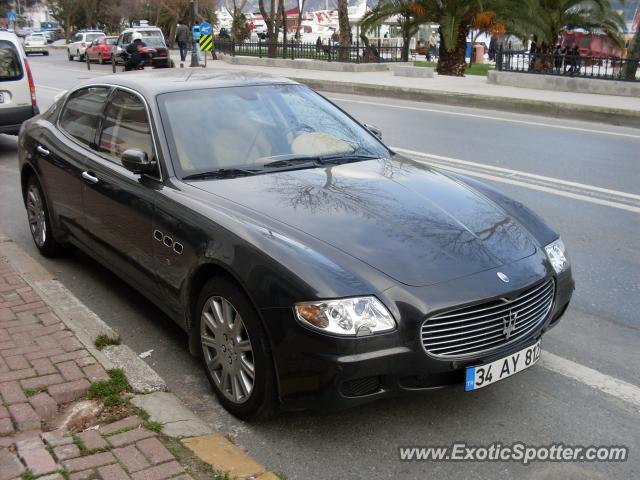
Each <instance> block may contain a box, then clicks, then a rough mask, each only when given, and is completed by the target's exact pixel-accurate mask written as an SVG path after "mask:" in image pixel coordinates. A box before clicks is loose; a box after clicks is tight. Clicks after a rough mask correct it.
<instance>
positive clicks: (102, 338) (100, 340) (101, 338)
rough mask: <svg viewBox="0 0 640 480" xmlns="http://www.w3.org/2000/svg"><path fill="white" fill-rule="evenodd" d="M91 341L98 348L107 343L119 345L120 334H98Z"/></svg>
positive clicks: (100, 348)
mask: <svg viewBox="0 0 640 480" xmlns="http://www.w3.org/2000/svg"><path fill="white" fill-rule="evenodd" d="M93 343H94V345H95V346H96V348H97V349H98V350H102V349H103V348H104V347H106V346H107V345H120V336H119V335H118V336H117V337H110V336H109V335H98V336H97V337H96V339H95V340H94V342H93Z"/></svg>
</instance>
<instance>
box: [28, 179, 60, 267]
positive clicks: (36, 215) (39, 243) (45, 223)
mask: <svg viewBox="0 0 640 480" xmlns="http://www.w3.org/2000/svg"><path fill="white" fill-rule="evenodd" d="M24 203H25V207H26V208H27V219H28V220H29V230H30V231H31V237H32V238H33V241H34V243H35V244H36V247H37V248H38V250H39V251H40V253H41V254H42V255H44V256H45V257H57V256H59V255H60V254H62V253H63V252H64V246H63V245H62V244H60V243H58V242H57V241H56V239H55V238H53V235H52V233H51V232H52V229H51V217H50V215H49V209H48V208H47V202H46V200H45V197H44V194H43V192H42V188H41V187H40V183H39V182H38V179H37V178H36V177H35V175H32V176H31V177H29V180H28V181H27V192H26V195H25V201H24Z"/></svg>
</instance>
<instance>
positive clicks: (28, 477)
mask: <svg viewBox="0 0 640 480" xmlns="http://www.w3.org/2000/svg"><path fill="white" fill-rule="evenodd" d="M20 478H21V479H22V480H35V478H36V476H35V475H34V474H33V473H31V470H25V471H24V472H22V475H20Z"/></svg>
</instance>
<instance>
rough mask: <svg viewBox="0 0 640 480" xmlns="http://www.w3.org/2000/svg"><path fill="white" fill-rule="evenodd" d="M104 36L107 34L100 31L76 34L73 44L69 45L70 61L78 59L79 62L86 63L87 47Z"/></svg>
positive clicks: (68, 54)
mask: <svg viewBox="0 0 640 480" xmlns="http://www.w3.org/2000/svg"><path fill="white" fill-rule="evenodd" d="M104 36H105V33H104V32H102V31H100V30H87V31H81V32H78V33H76V34H75V35H74V37H73V39H72V40H71V42H70V43H69V44H68V45H67V56H68V58H69V61H71V60H73V59H74V58H75V57H78V60H80V61H81V62H84V60H85V58H84V53H85V51H86V49H87V47H88V46H89V45H90V44H91V42H93V41H94V40H96V39H97V38H100V37H104Z"/></svg>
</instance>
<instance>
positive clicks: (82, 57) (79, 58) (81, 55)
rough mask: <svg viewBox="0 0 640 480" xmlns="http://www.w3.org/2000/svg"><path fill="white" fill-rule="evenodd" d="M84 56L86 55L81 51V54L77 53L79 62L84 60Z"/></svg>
mask: <svg viewBox="0 0 640 480" xmlns="http://www.w3.org/2000/svg"><path fill="white" fill-rule="evenodd" d="M85 56H86V55H85V54H83V53H82V54H78V61H79V62H84V57H85Z"/></svg>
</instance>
